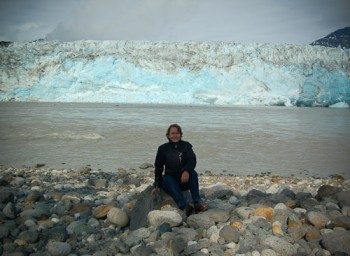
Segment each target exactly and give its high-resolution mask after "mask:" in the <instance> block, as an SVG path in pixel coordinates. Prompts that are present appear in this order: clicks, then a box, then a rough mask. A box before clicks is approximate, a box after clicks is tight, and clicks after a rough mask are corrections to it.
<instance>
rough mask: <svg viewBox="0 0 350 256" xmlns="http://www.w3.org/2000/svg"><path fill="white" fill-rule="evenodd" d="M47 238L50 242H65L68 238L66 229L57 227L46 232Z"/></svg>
mask: <svg viewBox="0 0 350 256" xmlns="http://www.w3.org/2000/svg"><path fill="white" fill-rule="evenodd" d="M46 232H47V233H46V237H47V239H48V240H54V241H56V242H65V241H66V240H67V238H68V233H67V230H66V227H64V226H57V227H53V228H51V229H48V230H47V231H46Z"/></svg>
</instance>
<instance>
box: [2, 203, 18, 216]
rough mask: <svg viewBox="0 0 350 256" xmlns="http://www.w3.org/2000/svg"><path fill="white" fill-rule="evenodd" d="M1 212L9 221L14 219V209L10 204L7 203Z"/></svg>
mask: <svg viewBox="0 0 350 256" xmlns="http://www.w3.org/2000/svg"><path fill="white" fill-rule="evenodd" d="M2 212H3V214H4V215H5V216H6V217H7V218H9V219H14V218H15V217H16V208H15V205H14V204H13V203H12V202H8V203H7V204H6V206H5V207H4V209H3V210H2Z"/></svg>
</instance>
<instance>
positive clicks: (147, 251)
mask: <svg viewBox="0 0 350 256" xmlns="http://www.w3.org/2000/svg"><path fill="white" fill-rule="evenodd" d="M152 253H153V251H152V249H151V248H150V247H147V246H145V245H140V246H138V247H137V248H136V249H135V250H134V251H133V254H132V255H134V256H145V255H151V254H152Z"/></svg>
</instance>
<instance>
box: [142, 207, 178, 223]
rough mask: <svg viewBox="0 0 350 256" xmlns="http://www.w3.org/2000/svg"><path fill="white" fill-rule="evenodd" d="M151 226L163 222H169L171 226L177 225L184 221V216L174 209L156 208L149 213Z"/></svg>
mask: <svg viewBox="0 0 350 256" xmlns="http://www.w3.org/2000/svg"><path fill="white" fill-rule="evenodd" d="M148 222H149V224H150V226H155V227H158V226H160V225H161V224H163V223H169V224H170V226H171V227H177V226H179V225H181V223H182V217H181V215H180V214H179V213H177V212H174V211H160V210H154V211H151V212H149V213H148Z"/></svg>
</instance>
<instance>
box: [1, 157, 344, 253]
mask: <svg viewBox="0 0 350 256" xmlns="http://www.w3.org/2000/svg"><path fill="white" fill-rule="evenodd" d="M153 168H154V167H153V165H152V164H148V163H145V164H142V165H140V168H139V169H130V170H125V169H122V168H118V169H117V170H116V171H115V172H102V171H94V170H92V169H91V168H90V167H83V168H81V169H62V170H59V169H51V168H49V167H47V166H46V165H40V166H39V165H38V166H36V167H22V168H11V167H4V166H1V167H0V184H1V187H0V221H1V225H0V253H1V254H2V255H32V256H39V255H62V256H66V255H71V256H74V255H95V256H99V255H101V256H102V255H179V254H181V255H198V256H199V255H245V256H249V255H251V256H259V255H260V256H277V255H285V256H288V255H349V254H350V243H349V242H348V241H350V181H349V180H347V179H344V178H342V177H340V176H339V175H337V176H333V177H328V178H313V177H305V178H302V179H300V178H297V177H279V176H270V174H260V175H255V176H252V175H248V176H234V175H228V174H226V173H225V174H213V173H212V172H209V171H208V172H206V173H205V174H201V175H199V185H200V193H201V195H202V198H203V200H204V202H205V203H206V204H208V205H209V210H208V211H207V212H203V213H197V214H193V215H191V216H189V217H186V216H185V214H184V212H183V211H181V210H179V209H177V208H176V204H175V202H174V201H172V199H171V198H170V199H169V197H166V196H164V195H161V196H159V197H152V196H151V195H150V194H149V191H150V189H149V187H150V186H152V184H153V182H154V179H153V178H154V174H153ZM145 193H147V194H145ZM140 198H142V202H141V201H140ZM141 203H142V204H141ZM140 204H141V205H140ZM136 209H138V212H137V213H135V212H136ZM138 217H142V219H144V220H145V221H136V222H135V219H133V218H138ZM132 221H134V222H133V228H132V229H131V228H130V227H131V224H130V223H131V222H132ZM138 225H140V226H138Z"/></svg>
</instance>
